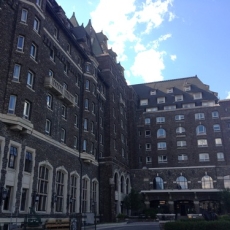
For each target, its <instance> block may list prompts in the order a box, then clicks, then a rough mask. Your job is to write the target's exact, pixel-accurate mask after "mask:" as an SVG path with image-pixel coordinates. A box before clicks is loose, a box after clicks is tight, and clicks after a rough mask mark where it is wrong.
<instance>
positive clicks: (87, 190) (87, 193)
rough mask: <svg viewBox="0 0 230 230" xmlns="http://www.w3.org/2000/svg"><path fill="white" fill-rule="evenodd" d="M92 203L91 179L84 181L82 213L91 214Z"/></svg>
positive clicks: (86, 178)
mask: <svg viewBox="0 0 230 230" xmlns="http://www.w3.org/2000/svg"><path fill="white" fill-rule="evenodd" d="M89 202H90V183H89V178H88V177H84V178H83V179H82V212H89V207H90V206H89V204H90V203H89Z"/></svg>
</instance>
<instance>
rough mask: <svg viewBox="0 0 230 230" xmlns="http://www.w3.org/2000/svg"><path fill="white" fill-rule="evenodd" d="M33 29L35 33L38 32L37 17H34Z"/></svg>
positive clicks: (38, 21)
mask: <svg viewBox="0 0 230 230" xmlns="http://www.w3.org/2000/svg"><path fill="white" fill-rule="evenodd" d="M35 22H36V23H35ZM33 30H34V31H35V32H36V33H39V30H40V20H39V19H38V18H37V17H34V23H33Z"/></svg>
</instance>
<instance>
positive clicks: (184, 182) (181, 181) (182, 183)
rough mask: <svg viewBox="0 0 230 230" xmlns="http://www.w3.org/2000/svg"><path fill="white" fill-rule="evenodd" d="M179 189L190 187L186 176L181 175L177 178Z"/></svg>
mask: <svg viewBox="0 0 230 230" xmlns="http://www.w3.org/2000/svg"><path fill="white" fill-rule="evenodd" d="M176 183H177V188H178V189H188V181H187V179H186V178H185V177H184V176H179V177H177V179H176Z"/></svg>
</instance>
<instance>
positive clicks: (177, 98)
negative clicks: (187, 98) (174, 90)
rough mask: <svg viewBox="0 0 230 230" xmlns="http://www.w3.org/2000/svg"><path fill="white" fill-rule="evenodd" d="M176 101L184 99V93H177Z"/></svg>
mask: <svg viewBox="0 0 230 230" xmlns="http://www.w3.org/2000/svg"><path fill="white" fill-rule="evenodd" d="M175 101H183V95H176V96H175Z"/></svg>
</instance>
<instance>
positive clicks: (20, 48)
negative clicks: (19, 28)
mask: <svg viewBox="0 0 230 230" xmlns="http://www.w3.org/2000/svg"><path fill="white" fill-rule="evenodd" d="M24 40H25V38H24V37H23V36H21V35H19V36H18V43H17V50H18V51H21V52H23V47H24Z"/></svg>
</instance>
